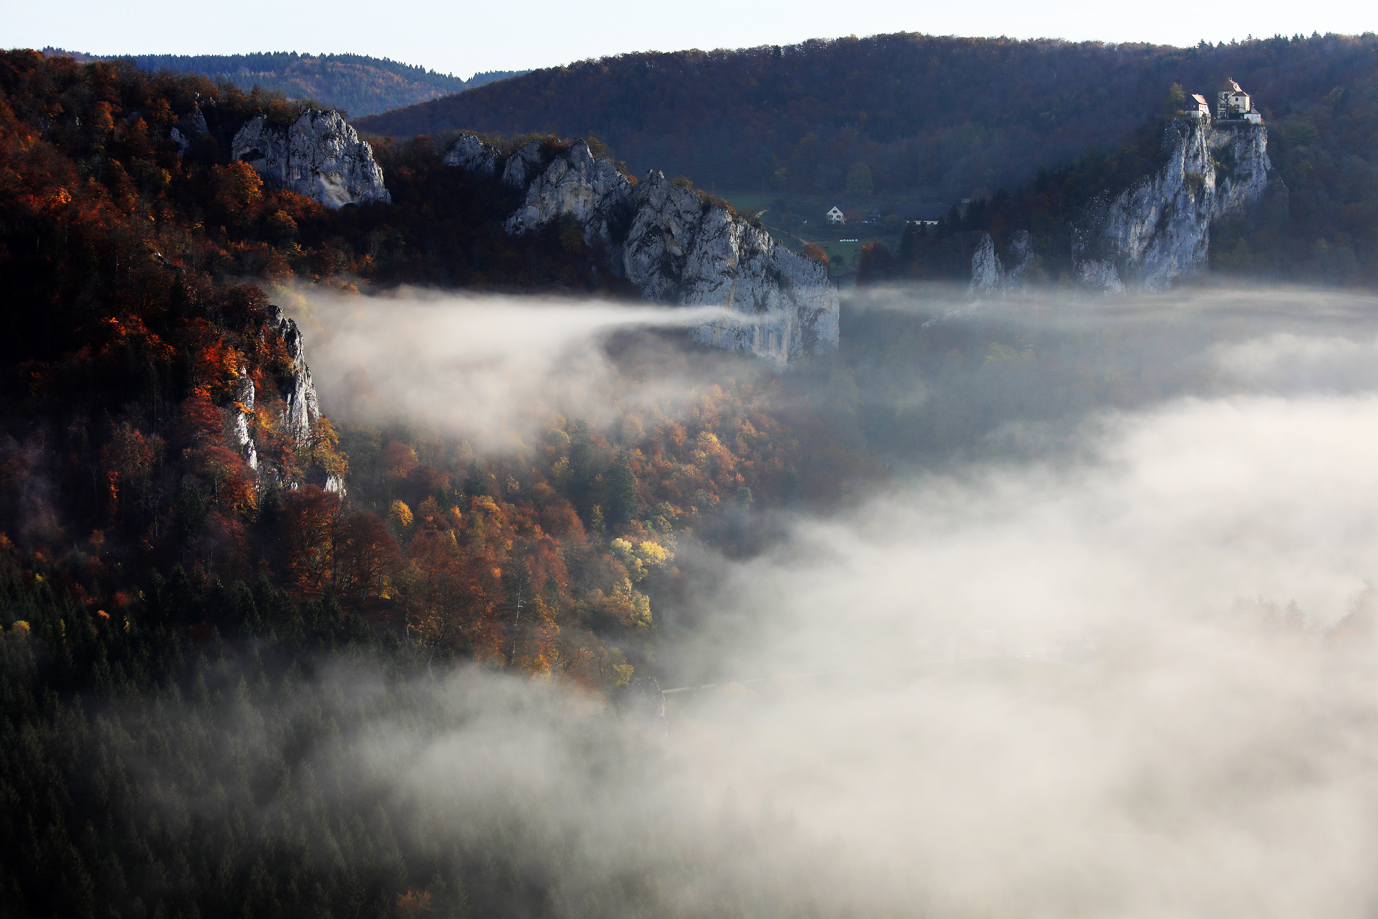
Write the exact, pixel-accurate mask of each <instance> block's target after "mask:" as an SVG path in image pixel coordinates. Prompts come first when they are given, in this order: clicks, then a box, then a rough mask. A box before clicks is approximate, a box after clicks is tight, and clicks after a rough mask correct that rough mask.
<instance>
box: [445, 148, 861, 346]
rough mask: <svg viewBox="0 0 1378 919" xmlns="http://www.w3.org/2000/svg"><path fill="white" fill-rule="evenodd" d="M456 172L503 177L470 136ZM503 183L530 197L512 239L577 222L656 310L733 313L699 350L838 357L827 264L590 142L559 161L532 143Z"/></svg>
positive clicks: (708, 332)
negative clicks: (627, 167)
mask: <svg viewBox="0 0 1378 919" xmlns="http://www.w3.org/2000/svg"><path fill="white" fill-rule="evenodd" d="M485 148H486V149H485ZM446 162H453V163H455V164H456V165H462V166H464V168H467V169H470V170H471V171H473V172H477V173H480V174H483V175H496V174H497V165H498V156H497V152H496V151H495V150H493V149H492V148H491V147H487V145H480V142H478V140H477V138H474V137H472V135H467V136H465V137H462V138H461V139H460V140H459V142H458V143H457V144H456V145H455V147H454V149H452V150H451V151H450V152H449V154H447V156H446ZM501 175H502V178H501V181H502V183H503V184H504V185H506V186H507V187H508V188H510V189H513V190H514V191H517V192H519V193H520V194H521V203H520V205H519V206H518V207H517V209H516V211H515V212H514V213H513V214H512V215H511V216H510V217H509V218H508V220H507V222H506V228H507V231H508V232H509V233H513V234H518V235H520V234H523V233H528V232H531V231H533V230H535V229H536V228H537V227H539V226H541V225H543V224H545V223H547V222H549V221H551V220H555V219H568V220H572V221H574V222H575V224H576V225H577V226H578V227H580V229H581V230H582V232H583V238H584V242H585V243H586V244H588V245H589V246H590V247H592V248H593V250H594V251H595V253H598V255H599V257H600V258H601V259H602V260H603V261H604V262H605V263H606V267H607V268H608V270H610V271H612V272H613V273H614V274H615V275H617V276H618V277H623V278H627V279H628V280H630V281H631V282H632V284H633V285H634V286H635V287H636V289H637V290H638V291H639V292H640V293H641V295H642V296H644V297H645V298H646V299H648V300H652V301H655V302H658V303H666V304H670V305H674V306H723V307H726V308H727V309H728V310H730V311H731V312H732V314H733V315H732V317H731V318H728V319H723V320H719V321H718V322H715V323H713V324H711V325H707V326H703V327H700V328H698V329H696V330H695V331H694V336H695V337H696V338H697V339H698V340H700V341H703V342H705V343H707V344H712V345H715V346H717V347H722V348H728V349H732V350H739V351H749V352H751V353H753V354H756V355H759V356H761V357H765V358H768V359H770V360H773V361H776V362H778V363H782V364H783V363H787V362H788V361H790V360H791V359H794V358H797V357H799V356H800V355H803V354H810V353H819V352H823V351H827V350H830V349H832V348H835V347H836V346H837V337H838V296H837V291H836V289H835V288H834V287H833V286H832V285H831V283H830V282H829V281H828V273H827V269H826V268H825V267H824V266H823V265H821V264H819V263H817V262H814V261H813V260H811V259H808V258H805V257H804V256H801V255H798V254H796V253H794V252H791V251H789V250H788V249H786V248H784V247H783V246H780V245H778V244H776V242H775V240H774V239H772V238H771V236H770V234H769V233H767V232H766V231H765V230H763V229H760V228H758V227H754V226H752V225H751V224H750V223H748V222H747V221H746V220H744V219H743V218H741V217H740V216H738V215H736V214H735V213H733V212H732V211H731V210H730V209H728V208H727V207H725V206H723V205H722V204H719V203H714V202H713V201H711V200H709V199H708V198H706V197H704V196H702V195H700V194H699V193H698V192H695V191H694V190H692V189H690V188H686V187H681V186H679V185H676V184H674V183H673V182H671V181H669V180H668V179H666V178H665V176H664V175H663V174H662V173H660V172H657V171H654V170H652V171H651V172H649V173H647V174H646V176H645V178H643V179H642V180H641V181H640V182H633V181H632V180H630V179H628V178H627V177H626V176H624V175H622V174H621V173H619V172H618V171H617V170H616V169H615V168H614V167H613V165H612V164H611V163H609V162H607V161H606V160H603V159H600V158H598V157H595V156H594V155H593V154H592V153H591V152H590V150H589V148H588V146H587V145H586V144H585V143H583V142H582V141H580V142H576V143H574V144H573V145H572V146H570V147H568V148H566V149H563V150H559V151H558V152H556V151H550V150H549V149H548V148H543V147H542V145H541V144H539V143H531V144H528V145H526V146H525V147H523V148H521V149H520V150H518V151H516V152H515V153H513V154H512V155H511V156H510V157H508V158H507V160H506V163H505V164H504V165H503V168H502V173H501Z"/></svg>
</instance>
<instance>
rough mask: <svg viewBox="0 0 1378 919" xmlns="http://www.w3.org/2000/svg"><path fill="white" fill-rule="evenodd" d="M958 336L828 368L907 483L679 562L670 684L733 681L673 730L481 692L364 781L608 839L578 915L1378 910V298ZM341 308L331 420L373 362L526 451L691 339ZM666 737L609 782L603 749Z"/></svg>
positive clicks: (885, 312)
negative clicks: (605, 344) (638, 348)
mask: <svg viewBox="0 0 1378 919" xmlns="http://www.w3.org/2000/svg"><path fill="white" fill-rule="evenodd" d="M957 306H959V304H956V303H946V302H941V301H938V300H936V299H935V298H934V297H933V296H932V295H931V292H914V291H891V292H887V293H884V294H880V295H876V296H874V297H871V298H869V299H868V300H867V301H866V302H864V303H862V302H853V303H851V304H849V305H848V307H847V309H849V310H850V311H852V315H851V316H850V317H848V318H847V319H844V335H846V334H847V333H848V330H850V331H851V332H852V333H854V334H855V336H857V337H856V338H854V339H853V340H852V341H850V342H845V343H844V347H843V359H844V362H845V363H846V364H847V365H848V366H846V367H844V368H838V367H830V368H827V369H826V370H825V371H819V370H818V369H817V368H816V367H815V368H814V369H812V370H805V371H800V372H799V374H798V375H799V377H800V385H801V386H803V385H810V386H817V385H838V380H839V379H842V380H845V381H846V382H847V385H848V386H849V387H850V386H852V384H853V383H854V384H855V387H854V389H851V390H849V391H848V392H847V393H846V394H840V395H839V399H840V400H843V401H846V402H848V404H849V405H851V406H853V408H854V411H855V413H856V414H857V415H858V416H859V417H860V418H861V419H862V421H861V422H860V426H861V428H862V429H864V430H866V431H867V432H868V436H870V437H872V438H873V439H874V441H875V443H874V445H873V447H874V449H876V450H877V451H878V452H880V453H882V454H884V455H886V457H887V459H888V460H889V461H890V462H891V467H892V468H893V469H895V470H896V475H895V479H894V481H893V482H891V483H889V484H888V485H887V486H886V487H885V488H884V489H883V490H882V491H880V492H879V493H876V494H874V495H871V496H868V497H865V498H864V499H863V500H860V501H858V502H857V503H856V504H855V505H854V506H851V507H849V508H848V509H847V510H845V511H843V512H840V513H838V514H836V515H834V516H830V517H827V518H819V517H810V516H801V517H798V518H791V519H789V520H788V521H787V522H786V523H785V524H784V525H785V526H786V533H787V535H786V536H785V537H784V538H783V539H781V540H780V541H779V542H778V543H777V544H775V545H774V546H773V547H772V548H769V549H768V550H767V551H765V552H764V553H763V554H761V555H758V556H757V557H755V558H752V559H750V560H747V561H738V562H732V561H728V560H725V559H721V558H713V557H712V556H711V555H710V554H709V553H708V552H707V550H705V549H703V548H702V547H696V546H694V545H693V544H691V543H690V541H687V540H686V541H685V543H684V544H683V545H682V546H681V553H682V557H683V561H684V563H685V564H691V565H693V566H694V567H695V570H696V571H698V572H699V577H698V580H699V582H700V583H702V584H703V585H705V586H704V589H703V591H702V592H701V594H700V595H699V596H698V597H697V598H696V599H695V601H694V602H693V604H692V605H691V606H690V607H689V608H684V609H677V610H674V611H671V612H670V613H669V614H667V616H666V617H665V618H664V619H662V623H663V625H662V632H663V639H664V641H663V647H662V652H661V658H660V661H659V666H660V668H661V672H660V673H659V674H658V675H659V676H660V678H661V685H662V686H663V687H665V688H671V689H681V688H684V687H692V686H700V685H702V684H710V683H711V684H715V685H714V686H712V687H710V688H706V689H692V690H690V691H684V692H677V693H669V694H667V696H666V699H667V721H668V734H667V733H666V731H665V730H664V729H662V728H661V727H660V726H659V724H658V722H656V721H655V720H654V719H653V718H649V717H648V718H640V719H638V718H637V717H634V716H626V715H624V716H622V717H623V720H622V721H617V722H614V721H610V719H613V718H614V716H613V715H612V714H608V713H605V712H601V711H600V710H598V709H597V708H596V707H595V708H594V709H593V710H590V708H589V703H588V702H587V700H579V699H570V698H568V697H565V696H562V695H560V694H559V693H553V692H550V691H548V690H546V689H544V688H541V687H523V686H522V685H520V684H518V683H517V682H516V681H509V680H499V679H496V678H494V679H491V680H490V679H488V678H483V677H480V676H479V675H477V674H473V673H465V674H458V675H456V676H454V677H453V678H451V680H450V682H448V683H446V684H445V685H446V687H447V688H446V690H445V692H447V693H451V694H452V697H453V699H454V702H453V705H454V706H455V711H456V712H459V714H456V715H455V716H454V718H453V719H452V721H451V722H450V723H449V725H448V727H447V728H446V729H444V730H441V731H439V732H431V733H425V732H422V733H417V732H412V731H408V730H406V729H402V728H390V727H389V726H386V725H374V726H372V727H371V728H369V731H368V736H369V737H370V738H371V740H370V742H369V743H361V744H360V746H359V748H358V749H359V751H360V752H359V757H360V764H359V766H358V768H359V769H361V770H365V771H368V772H369V774H371V775H374V776H379V775H382V776H385V777H386V779H385V780H386V781H387V782H390V783H392V784H393V786H394V788H395V794H396V795H397V796H398V797H399V799H406V800H412V801H417V802H421V804H422V805H424V807H425V809H426V810H427V811H428V813H429V817H428V820H427V827H428V830H427V831H428V832H436V833H441V834H444V833H460V832H461V829H460V827H463V826H469V825H471V822H472V820H471V818H472V814H473V813H474V812H475V811H477V810H485V811H486V810H491V809H493V808H499V809H500V808H503V807H510V808H512V809H514V811H519V812H521V813H523V814H537V815H539V819H535V822H534V823H533V824H532V825H533V826H535V827H537V829H535V830H533V831H532V832H533V833H536V834H537V835H538V836H540V838H541V839H542V840H544V843H543V844H545V845H556V842H555V841H556V840H559V839H566V838H578V839H580V840H582V842H580V843H579V846H580V847H581V848H580V849H579V851H580V852H581V853H582V854H581V855H580V856H579V859H578V861H579V862H580V864H581V871H582V874H580V875H579V878H580V879H579V880H577V881H575V880H570V882H569V883H570V885H572V886H571V888H570V890H569V898H570V899H569V901H568V902H569V904H570V905H569V906H568V912H569V913H570V914H571V915H574V914H579V912H580V910H579V907H578V903H579V899H578V890H576V889H575V888H577V887H578V886H579V885H581V884H582V885H585V886H595V887H596V886H598V885H615V884H618V883H621V881H620V880H619V879H621V878H624V877H626V876H629V875H639V874H646V873H649V874H651V875H654V876H655V877H656V878H657V879H658V880H657V883H656V884H655V885H653V887H654V889H655V891H656V893H655V894H654V896H653V897H652V898H651V899H650V900H648V901H642V902H638V903H636V904H634V905H632V906H629V908H630V909H633V911H637V912H642V913H668V914H672V915H686V916H687V915H697V914H698V911H697V910H698V906H699V905H702V904H706V903H709V902H712V903H715V904H718V903H720V901H719V900H717V899H714V898H713V897H714V896H715V895H716V892H720V891H721V890H723V889H725V888H729V887H730V888H731V889H732V890H733V891H737V893H734V894H733V895H734V896H736V897H738V898H739V899H738V900H736V901H733V902H737V903H739V905H740V911H741V912H748V911H752V912H772V911H775V910H776V909H777V908H780V909H781V910H782V911H789V910H795V909H798V910H807V911H814V912H819V913H823V914H833V913H845V914H857V915H866V914H873V913H881V914H892V913H893V914H903V915H934V916H946V915H954V916H968V915H976V916H1017V915H1018V916H1023V915H1042V916H1144V917H1165V916H1242V915H1248V916H1278V917H1295V916H1302V915H1316V916H1327V917H1340V916H1350V915H1354V916H1358V915H1366V914H1368V913H1370V912H1371V911H1372V909H1373V908H1374V906H1375V904H1378V880H1375V877H1374V874H1373V871H1372V865H1373V864H1374V863H1375V860H1378V820H1375V819H1374V816H1373V815H1374V812H1375V806H1378V746H1376V745H1375V741H1376V740H1378V734H1375V733H1374V731H1373V727H1374V725H1375V724H1378V666H1376V665H1378V644H1376V643H1375V642H1376V641H1378V637H1376V635H1375V629H1374V625H1375V619H1374V616H1375V615H1378V609H1376V608H1375V600H1374V596H1373V594H1374V591H1372V590H1370V589H1369V588H1367V587H1366V584H1367V581H1368V579H1371V578H1373V577H1375V574H1378V488H1375V487H1374V482H1373V478H1374V476H1375V474H1378V360H1375V358H1378V310H1376V309H1375V307H1378V301H1375V300H1374V299H1372V298H1366V297H1357V296H1347V295H1340V294H1333V293H1324V294H1323V293H1318V292H1309V291H1304V290H1284V291H1256V290H1234V291H1210V292H1198V293H1194V294H1189V295H1169V296H1163V297H1158V298H1144V299H1137V300H1136V299H1127V298H1126V299H1108V300H1105V301H1098V302H1087V301H1080V302H1076V303H1062V302H1059V301H1057V300H1056V299H1051V298H1050V299H1044V300H1040V301H1019V302H1016V301H1009V302H1005V303H1002V304H990V305H985V306H982V307H978V308H976V309H972V310H969V311H967V312H964V313H961V314H960V315H956V316H950V317H949V318H947V319H943V320H940V321H939V322H937V323H935V324H933V325H931V326H930V327H929V328H928V329H927V330H925V331H922V332H921V331H920V329H921V327H922V324H923V322H924V321H926V320H927V319H929V318H931V317H933V316H941V315H943V314H944V313H946V312H948V311H949V310H952V309H955V308H957ZM313 315H314V317H315V320H316V322H317V323H319V324H321V325H329V326H330V327H331V335H332V336H333V337H331V338H317V337H316V336H315V335H313V336H312V337H311V338H308V359H309V360H310V362H311V366H312V369H313V372H314V373H315V374H316V377H317V380H318V383H319V385H320V388H321V390H322V398H323V399H324V400H325V402H326V405H327V411H329V410H331V408H332V407H336V409H337V410H339V409H338V407H339V406H341V405H343V404H345V400H347V399H348V398H349V397H348V395H341V394H340V393H339V392H338V391H337V389H338V388H340V387H345V388H346V389H347V388H348V387H349V385H350V384H349V383H348V382H347V380H348V379H350V374H351V373H353V372H356V371H357V366H356V365H355V364H352V363H351V361H356V362H357V361H358V360H360V359H361V358H360V357H359V355H360V354H365V353H366V354H367V355H368V357H367V360H366V361H365V363H366V366H367V371H368V375H369V379H370V380H371V386H372V387H373V388H374V391H375V392H376V393H378V395H379V398H380V399H381V400H383V401H385V402H386V403H387V404H389V405H393V406H396V407H397V408H398V409H399V410H402V411H410V410H416V409H417V406H418V405H419V404H422V403H424V404H425V405H426V406H427V411H432V408H433V405H434V404H443V403H446V402H449V403H451V404H452V408H453V414H452V415H451V416H449V417H452V418H456V419H463V420H462V421H458V422H456V423H457V424H459V425H460V426H461V429H464V428H463V426H464V425H471V426H472V428H471V429H472V430H487V431H501V430H504V426H505V425H506V430H507V431H508V435H507V436H517V435H518V434H519V433H520V432H521V431H522V430H524V429H526V427H527V426H528V422H529V419H530V418H531V417H533V416H536V415H539V414H540V413H541V412H545V411H550V410H559V408H560V406H561V405H562V404H567V403H568V402H569V401H571V400H572V401H573V402H575V403H577V404H580V405H582V406H583V408H582V409H581V410H582V411H584V412H585V413H587V414H589V415H591V416H593V415H595V414H596V413H595V410H594V405H593V403H595V402H596V401H597V400H598V399H600V398H602V396H603V394H604V393H606V391H607V388H608V387H614V388H615V387H616V386H617V385H618V380H619V377H618V373H619V371H618V370H617V368H616V367H615V366H614V363H613V362H611V361H610V360H609V359H607V358H606V357H604V356H603V355H602V352H601V350H600V342H601V341H602V340H603V339H604V338H605V337H606V335H607V334H608V332H609V330H610V329H612V328H614V327H617V326H620V325H638V324H649V323H653V322H657V321H658V319H657V318H656V317H655V316H654V315H652V314H651V311H649V310H644V309H643V310H624V309H621V308H594V307H587V306H584V307H580V308H578V309H574V310H571V311H569V312H568V313H567V314H566V313H562V312H561V311H560V310H559V309H555V308H551V307H550V305H549V304H544V305H535V306H528V305H522V304H516V303H512V302H509V301H503V302H500V303H497V304H494V305H491V306H475V305H474V304H472V303H470V304H463V305H455V304H451V303H447V302H445V301H444V300H443V299H438V298H429V299H428V302H426V303H416V304H402V303H398V302H395V301H388V302H368V301H361V302H359V303H358V304H357V305H355V306H354V307H352V308H351V309H350V310H349V311H347V312H342V311H340V310H339V309H338V308H337V307H336V306H334V305H320V306H317V307H316V309H315V312H314V314H313ZM476 341H482V342H483V343H484V344H483V348H482V349H480V351H475V350H474V348H473V343H474V342H476ZM361 343H368V347H369V349H371V350H368V351H362V350H360V349H361V348H363V345H362V344H361ZM480 354H481V356H476V355H480ZM680 366H681V367H683V366H691V365H680ZM710 366H711V365H710ZM447 367H449V368H452V369H453V368H462V370H459V371H456V372H455V373H447V372H446V371H445V370H444V369H443V368H447ZM354 379H356V380H357V379H359V378H358V377H355V378H354ZM668 382H669V385H679V384H680V383H681V382H682V381H668ZM453 387H461V389H460V390H459V393H458V394H456V392H455V390H454V389H453ZM407 393H419V394H421V395H420V396H417V399H419V400H420V402H418V401H416V400H412V399H410V397H408V396H407V395H406V394H407ZM954 393H957V394H958V396H954V395H953V394H954ZM399 396H400V398H399ZM657 398H660V395H659V394H658V395H657ZM562 400H565V401H564V402H562ZM581 400H582V401H581ZM964 406H966V407H967V409H969V411H965V412H964V408H963V407H964ZM1025 406H1027V407H1030V408H1029V410H1027V411H1026V410H1025V409H1024V408H1021V407H1025ZM926 413H927V415H926ZM935 413H946V416H947V417H946V420H943V421H942V423H941V424H940V425H939V424H937V423H936V422H934V421H933V415H934V414H935ZM434 417H435V416H434V413H433V412H432V416H431V420H432V421H434ZM474 418H477V419H479V420H478V421H477V422H476V423H475V422H473V421H471V419H474ZM509 419H510V420H509ZM925 425H932V427H924V426H925ZM464 430H470V429H464ZM925 431H933V432H937V433H935V435H934V436H941V437H942V438H943V442H942V443H941V444H939V445H937V446H936V447H935V446H934V444H933V443H931V442H930V441H929V440H928V439H925V438H927V436H928V435H927V434H924V433H923V432H925ZM513 432H516V433H513ZM916 432H918V433H916ZM920 435H922V436H920ZM471 436H472V435H471ZM504 442H505V441H504V440H503V437H500V436H494V437H492V438H491V439H489V440H487V441H485V443H487V444H488V445H489V446H490V447H492V448H493V449H500V448H501V447H502V446H503V444H504ZM1347 614H1353V615H1352V616H1350V618H1349V619H1348V620H1347V621H1345V622H1343V623H1341V624H1340V625H1339V626H1336V623H1337V622H1340V621H1341V620H1342V619H1344V618H1345V617H1346V615H1347ZM494 700H497V701H494ZM514 700H516V701H514ZM628 734H630V737H631V739H630V740H627V741H626V745H625V746H620V747H618V748H617V749H618V751H619V752H618V754H617V757H616V758H617V759H618V760H619V763H618V765H616V766H611V765H609V758H610V754H609V753H608V752H607V750H606V749H602V748H601V745H602V744H603V743H604V741H603V740H599V738H606V737H611V736H618V737H625V736H626V735H628ZM662 735H665V736H662ZM596 748H597V749H596ZM628 758H630V765H629V762H628ZM533 819H534V818H533ZM562 834H564V835H562ZM568 834H573V836H568ZM536 848H539V846H537V847H536ZM533 870H534V869H533ZM743 891H744V892H743ZM785 905H788V906H789V910H784V909H783V907H784V906H785ZM557 911H558V910H557Z"/></svg>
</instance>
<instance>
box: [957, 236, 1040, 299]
mask: <svg viewBox="0 0 1378 919" xmlns="http://www.w3.org/2000/svg"><path fill="white" fill-rule="evenodd" d="M1009 255H1010V261H1011V265H1010V267H1009V269H1008V270H1007V269H1006V268H1005V264H1004V263H1003V262H1002V261H1000V256H999V254H998V253H996V251H995V242H994V241H993V240H992V239H991V238H990V234H989V233H982V234H981V239H980V241H979V242H978V243H977V244H976V251H975V252H974V253H972V256H971V285H970V287H969V288H968V291H969V292H970V294H971V296H972V297H973V298H975V299H982V300H988V299H990V298H992V297H1000V296H1004V295H1005V294H1008V293H1010V292H1011V291H1017V290H1021V289H1022V288H1023V287H1024V286H1025V284H1027V283H1028V281H1029V280H1030V274H1031V272H1032V270H1033V267H1034V265H1035V264H1037V262H1038V254H1037V253H1036V252H1034V247H1033V237H1032V236H1030V235H1029V231H1028V230H1016V231H1015V232H1014V233H1013V235H1011V237H1010V252H1009Z"/></svg>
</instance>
